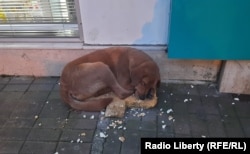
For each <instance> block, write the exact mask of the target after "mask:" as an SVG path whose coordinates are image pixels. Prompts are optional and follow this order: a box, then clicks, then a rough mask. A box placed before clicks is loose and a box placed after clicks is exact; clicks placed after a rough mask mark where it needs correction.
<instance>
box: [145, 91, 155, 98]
mask: <svg viewBox="0 0 250 154" xmlns="http://www.w3.org/2000/svg"><path fill="white" fill-rule="evenodd" d="M152 93H153V91H152V89H149V91H148V93H147V96H146V98H148V99H152V98H153V97H154V96H153V94H152Z"/></svg>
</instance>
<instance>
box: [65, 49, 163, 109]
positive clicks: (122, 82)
mask: <svg viewBox="0 0 250 154" xmlns="http://www.w3.org/2000/svg"><path fill="white" fill-rule="evenodd" d="M159 84H160V73H159V68H158V66H157V64H156V63H155V62H154V61H153V60H152V58H151V57H149V56H148V55H147V54H145V53H144V52H143V51H141V50H138V49H134V48H129V47H112V48H106V49H102V50H97V51H94V52H92V53H90V54H87V55H85V56H82V57H80V58H78V59H76V60H74V61H72V62H70V63H68V64H67V65H66V66H65V67H64V69H63V71H62V74H61V79H60V94H61V96H62V99H63V101H64V102H65V103H67V104H69V105H70V106H71V107H72V108H73V109H76V110H84V111H100V110H102V109H104V108H105V107H106V106H107V105H108V104H109V103H110V102H112V98H110V97H108V98H98V99H97V98H94V97H96V96H99V95H102V94H105V93H108V92H110V91H112V92H114V93H115V94H116V95H117V96H118V97H119V98H121V99H124V98H126V97H128V96H130V95H131V94H133V93H135V96H136V97H138V98H139V99H142V100H143V99H145V98H149V99H151V98H152V97H153V96H154V93H155V90H156V88H157V86H158V85H159Z"/></svg>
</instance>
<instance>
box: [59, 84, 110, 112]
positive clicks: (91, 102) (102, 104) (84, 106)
mask: <svg viewBox="0 0 250 154" xmlns="http://www.w3.org/2000/svg"><path fill="white" fill-rule="evenodd" d="M60 94H61V97H62V100H63V101H64V102H65V103H66V104H68V105H69V106H70V107H72V108H73V109H75V110H82V111H101V110H102V109H105V108H106V107H107V106H108V105H109V104H110V103H111V102H112V101H113V98H111V97H104V98H93V99H87V100H84V101H79V100H76V99H75V98H73V97H72V95H71V93H70V92H69V91H68V90H66V89H64V88H63V87H61V88H60Z"/></svg>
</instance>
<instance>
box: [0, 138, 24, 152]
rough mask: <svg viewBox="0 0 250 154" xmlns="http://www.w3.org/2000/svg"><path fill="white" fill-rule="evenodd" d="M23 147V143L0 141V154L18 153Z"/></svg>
mask: <svg viewBox="0 0 250 154" xmlns="http://www.w3.org/2000/svg"><path fill="white" fill-rule="evenodd" d="M22 145H23V141H0V147H1V148H0V153H2V154H8V153H9V154H14V153H18V152H19V150H20V149H21V147H22Z"/></svg>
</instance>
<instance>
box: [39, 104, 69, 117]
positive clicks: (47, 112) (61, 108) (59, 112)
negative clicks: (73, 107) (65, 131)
mask: <svg viewBox="0 0 250 154" xmlns="http://www.w3.org/2000/svg"><path fill="white" fill-rule="evenodd" d="M69 112H70V111H69V108H68V107H67V106H65V105H64V104H62V102H60V101H58V100H50V101H46V103H45V105H44V107H43V109H42V112H41V113H40V117H41V118H64V119H65V118H67V117H68V114H69Z"/></svg>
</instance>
